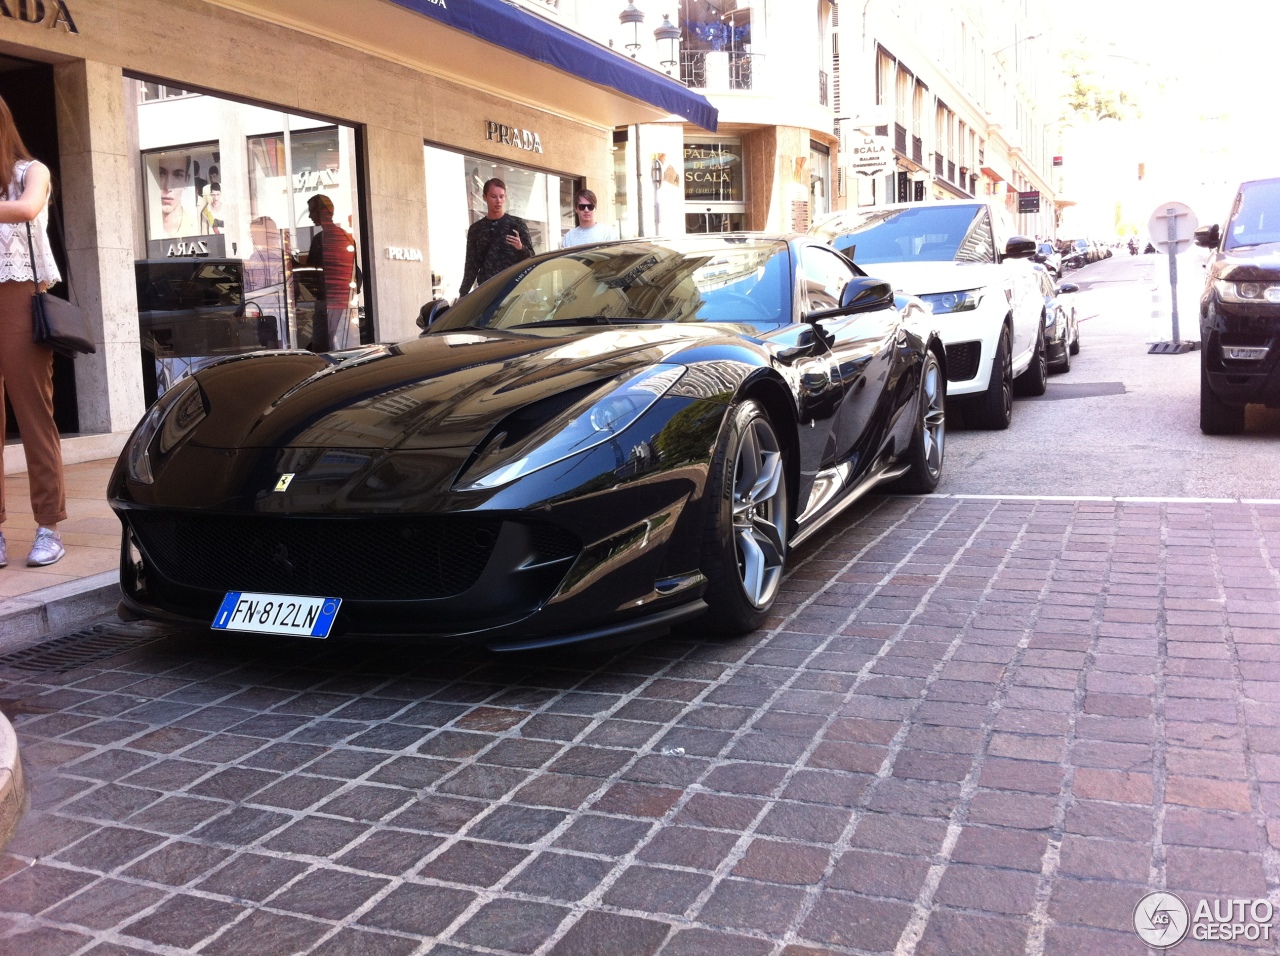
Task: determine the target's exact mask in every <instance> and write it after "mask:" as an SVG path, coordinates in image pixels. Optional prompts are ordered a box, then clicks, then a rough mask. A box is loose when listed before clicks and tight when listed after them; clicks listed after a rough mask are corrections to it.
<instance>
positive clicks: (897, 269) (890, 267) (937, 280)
mask: <svg viewBox="0 0 1280 956" xmlns="http://www.w3.org/2000/svg"><path fill="white" fill-rule="evenodd" d="M858 265H859V267H860V268H861V269H862V271H864V272H865V273H866V274H867V275H869V276H874V277H875V278H877V279H884V280H885V281H886V282H889V283H891V284H892V285H893V288H894V291H895V292H905V293H907V294H908V295H929V294H931V293H934V292H960V291H962V290H965V289H979V288H981V287H983V286H987V285H994V284H997V283H999V282H1001V281H1002V276H1001V272H1000V267H999V266H996V265H990V264H988V263H983V262H868V263H861V262H860V263H858Z"/></svg>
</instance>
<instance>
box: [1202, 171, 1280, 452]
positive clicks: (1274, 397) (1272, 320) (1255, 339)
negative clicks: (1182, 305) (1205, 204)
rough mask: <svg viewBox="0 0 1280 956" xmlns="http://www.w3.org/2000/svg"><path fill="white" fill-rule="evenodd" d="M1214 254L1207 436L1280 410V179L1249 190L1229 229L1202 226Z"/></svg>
mask: <svg viewBox="0 0 1280 956" xmlns="http://www.w3.org/2000/svg"><path fill="white" fill-rule="evenodd" d="M1196 245H1199V246H1207V247H1209V248H1210V249H1212V250H1213V252H1212V254H1211V255H1210V256H1209V261H1208V263H1206V265H1205V269H1206V270H1207V276H1206V281H1205V285H1204V292H1203V293H1202V294H1201V296H1200V342H1201V345H1202V348H1201V352H1200V430H1201V431H1202V432H1204V433H1205V434H1206V435H1230V434H1235V433H1236V432H1239V431H1240V430H1241V429H1243V428H1244V407H1245V405H1248V404H1258V405H1267V406H1269V407H1271V408H1280V179H1255V180H1252V181H1251V182H1247V183H1241V184H1240V189H1239V191H1238V192H1237V193H1236V198H1235V201H1234V202H1233V203H1232V204H1231V213H1230V215H1229V216H1228V217H1227V224H1226V226H1225V227H1224V228H1222V229H1219V227H1218V226H1217V225H1212V226H1201V227H1200V228H1199V229H1197V230H1196Z"/></svg>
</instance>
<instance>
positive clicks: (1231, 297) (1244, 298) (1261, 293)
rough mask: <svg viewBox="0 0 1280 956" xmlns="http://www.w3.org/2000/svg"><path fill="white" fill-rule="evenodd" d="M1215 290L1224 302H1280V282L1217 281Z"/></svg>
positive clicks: (1214, 284) (1214, 286) (1214, 285)
mask: <svg viewBox="0 0 1280 956" xmlns="http://www.w3.org/2000/svg"><path fill="white" fill-rule="evenodd" d="M1213 288H1214V289H1215V290H1216V291H1217V293H1218V297H1219V298H1220V299H1222V301H1223V302H1280V282H1232V281H1230V280H1228V279H1215V280H1214V283H1213Z"/></svg>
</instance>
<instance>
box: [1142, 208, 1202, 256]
mask: <svg viewBox="0 0 1280 956" xmlns="http://www.w3.org/2000/svg"><path fill="white" fill-rule="evenodd" d="M1170 224H1172V226H1173V231H1172V234H1171V233H1170V228H1169V227H1170ZM1198 225H1200V221H1199V220H1198V219H1196V214H1195V213H1194V212H1192V211H1191V207H1190V206H1188V205H1187V204H1186V203H1182V202H1165V203H1161V204H1160V205H1158V206H1156V210H1155V212H1153V213H1152V214H1151V218H1150V219H1149V220H1147V234H1148V235H1149V236H1150V237H1151V242H1152V243H1153V244H1154V245H1155V247H1156V248H1157V249H1158V250H1159V251H1161V252H1173V253H1175V254H1177V253H1179V252H1182V251H1183V250H1185V249H1187V248H1188V247H1189V246H1190V245H1191V242H1192V240H1193V239H1194V238H1195V232H1196V226H1198Z"/></svg>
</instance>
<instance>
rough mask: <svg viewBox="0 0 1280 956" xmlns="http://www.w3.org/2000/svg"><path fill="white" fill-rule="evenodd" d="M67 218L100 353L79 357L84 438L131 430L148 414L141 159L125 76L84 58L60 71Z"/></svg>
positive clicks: (74, 274)
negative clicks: (140, 281) (141, 320)
mask: <svg viewBox="0 0 1280 956" xmlns="http://www.w3.org/2000/svg"><path fill="white" fill-rule="evenodd" d="M54 81H55V86H56V91H57V101H58V147H59V148H58V151H59V154H60V158H61V168H60V170H59V171H58V176H59V179H60V182H61V186H62V212H63V220H64V222H65V226H66V243H67V260H68V265H69V271H70V273H71V282H72V287H73V289H74V290H75V297H76V300H77V301H78V302H79V304H80V307H81V308H83V309H84V310H85V311H86V312H87V313H88V314H89V319H90V323H91V325H92V327H93V328H94V338H95V341H96V342H97V343H98V351H97V352H96V353H95V354H93V355H81V356H77V358H76V360H75V365H76V394H77V396H78V399H79V412H80V430H81V432H86V433H97V434H102V433H112V432H115V433H119V432H128V431H130V430H131V429H132V428H133V426H134V425H135V424H136V423H137V421H138V419H139V418H141V417H142V413H143V411H144V407H143V398H142V383H141V377H140V376H139V374H138V368H139V362H140V358H139V354H140V353H139V342H138V300H137V291H136V288H135V284H134V273H133V259H134V243H133V218H132V215H131V212H130V211H131V210H132V209H133V208H134V207H135V205H136V203H137V195H136V194H137V184H136V183H135V182H134V176H133V169H134V157H132V156H130V155H129V149H128V137H127V133H126V110H127V109H132V108H133V104H130V103H126V102H125V96H124V80H123V77H122V75H121V71H120V68H119V67H117V66H110V65H108V64H105V63H97V62H93V61H85V60H78V61H74V62H70V63H63V64H59V65H58V66H57V67H55V69H54Z"/></svg>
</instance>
